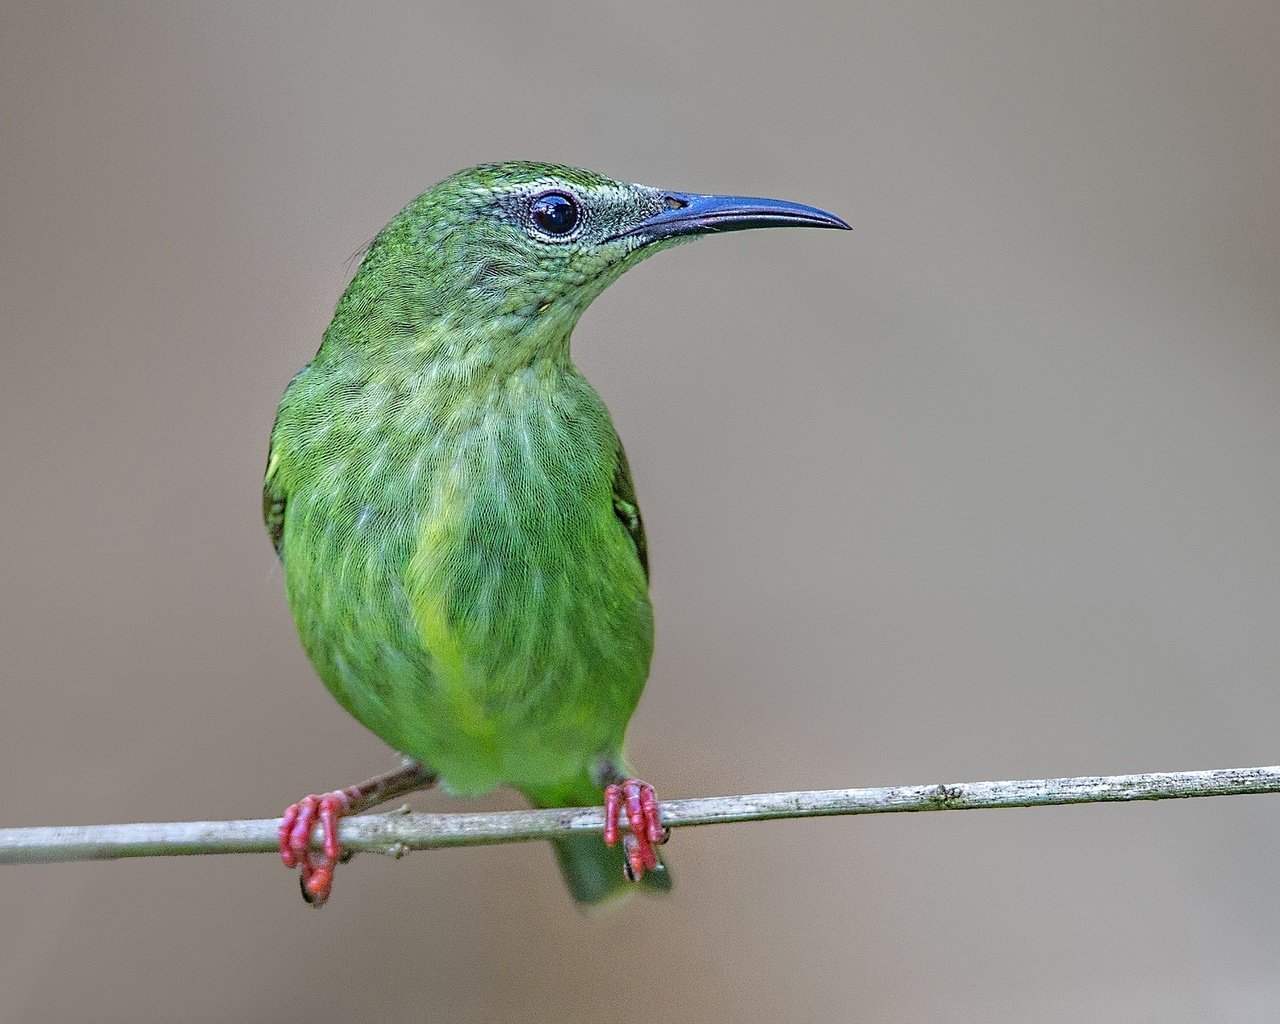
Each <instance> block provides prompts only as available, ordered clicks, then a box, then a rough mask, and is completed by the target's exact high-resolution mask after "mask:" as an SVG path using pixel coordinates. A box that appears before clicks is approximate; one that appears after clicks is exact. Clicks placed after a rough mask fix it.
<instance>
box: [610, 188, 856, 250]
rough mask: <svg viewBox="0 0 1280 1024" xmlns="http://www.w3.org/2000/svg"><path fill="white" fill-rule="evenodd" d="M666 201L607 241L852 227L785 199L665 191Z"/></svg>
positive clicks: (834, 217) (823, 211) (654, 240)
mask: <svg viewBox="0 0 1280 1024" xmlns="http://www.w3.org/2000/svg"><path fill="white" fill-rule="evenodd" d="M662 201H663V203H664V205H665V206H666V209H664V210H662V211H661V212H659V213H656V214H654V215H653V216H652V217H647V218H645V219H644V220H642V221H641V222H640V223H639V224H637V225H635V227H632V228H628V229H627V230H626V231H619V232H618V233H617V234H615V235H612V236H611V237H610V238H609V239H607V240H608V241H612V240H613V239H615V238H632V237H635V238H641V239H643V240H644V241H646V242H656V241H658V240H659V239H662V238H677V237H680V236H684V235H706V234H710V233H712V232H715V231H746V230H748V229H750V228H839V229H841V230H843V231H848V230H849V225H848V224H846V223H845V222H844V221H843V220H841V219H840V218H839V217H837V216H836V215H835V214H833V213H827V212H826V211H825V210H819V209H818V208H817V207H814V206H804V205H802V204H800V203H788V202H786V201H785V200H782V199H759V198H757V197H755V196H704V195H698V194H697V193H694V192H664V193H663V194H662Z"/></svg>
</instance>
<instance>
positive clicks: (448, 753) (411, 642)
mask: <svg viewBox="0 0 1280 1024" xmlns="http://www.w3.org/2000/svg"><path fill="white" fill-rule="evenodd" d="M769 227H814V228H838V229H848V227H849V225H848V224H846V223H845V222H844V221H843V220H841V219H840V218H839V217H836V216H835V215H833V214H830V213H827V212H825V211H823V210H820V209H817V208H815V207H811V206H805V205H802V204H799V203H791V202H784V201H781V200H773V199H761V198H755V197H744V196H731V195H707V194H698V193H689V192H678V191H672V190H668V189H661V188H653V187H649V186H645V185H637V184H628V183H625V182H621V181H616V180H613V179H611V178H608V177H606V176H604V175H601V174H597V173H595V172H592V171H587V170H582V169H578V168H573V167H568V166H563V165H559V164H549V163H539V162H532V161H511V162H504V163H489V164H481V165H478V166H475V167H471V168H469V169H466V170H463V171H459V172H457V173H455V174H453V175H450V176H449V177H447V178H445V179H444V180H442V181H440V182H439V183H438V184H436V185H434V186H433V187H431V188H430V189H428V190H427V191H426V192H424V193H422V194H421V195H419V196H418V197H417V198H415V199H414V200H412V201H411V202H410V203H409V204H408V205H407V206H405V207H404V209H403V210H401V211H400V213H398V214H397V215H396V216H395V217H394V218H393V219H392V220H391V221H390V223H388V224H387V225H386V227H384V228H383V229H382V230H381V231H380V232H379V233H378V234H377V236H376V237H375V238H374V239H373V241H372V242H371V243H370V244H369V245H368V247H367V249H366V250H365V252H364V254H363V258H362V259H361V262H360V264H359V267H358V270H357V271H356V273H355V275H354V276H353V278H352V279H351V281H350V283H349V285H348V286H347V288H346V290H345V292H344V293H343V294H342V296H341V298H340V300H339V301H338V304H337V307H336V310H335V312H334V316H333V319H332V322H331V323H330V324H329V327H328V329H327V330H326V331H325V332H324V335H323V338H322V341H321V344H320V347H319V350H318V351H317V353H316V355H315V357H314V358H313V359H312V360H311V362H309V363H308V364H307V365H306V366H304V367H303V369H302V370H300V371H299V372H298V374H297V375H296V376H295V377H294V378H293V379H292V381H291V382H290V383H289V384H288V386H287V388H286V390H285V392H284V396H283V398H282V400H281V403H280V406H279V410H278V413H277V415H276V419H275V424H274V427H273V428H272V431H271V442H270V452H269V455H268V462H267V468H266V474H265V480H264V485H263V516H264V520H265V523H266V526H267V531H268V533H269V535H270V538H271V541H272V543H273V545H274V547H275V550H276V553H277V555H278V556H279V559H280V561H281V563H282V567H283V577H284V583H285V589H286V591H287V594H288V600H289V605H290V609H291V611H292V614H293V618H294V621H295V623H296V626H297V630H298V635H299V638H300V640H301V644H302V647H303V649H304V650H305V652H306V654H307V656H308V657H309V659H310V661H311V663H312V665H313V666H314V668H315V670H316V672H317V674H318V675H319V677H320V679H321V681H322V682H323V683H324V686H325V688H326V689H327V690H328V692H329V693H330V694H331V695H332V696H333V697H334V698H335V699H336V700H337V702H338V704H339V705H341V706H342V707H343V708H344V709H345V710H346V711H348V712H349V713H350V714H351V715H352V716H353V717H355V718H356V719H357V720H358V721H359V722H360V723H362V724H363V725H364V726H365V727H366V728H368V729H369V730H370V731H372V732H373V733H374V734H375V735H376V736H378V737H379V738H381V739H382V740H383V741H384V742H385V743H386V744H387V745H388V746H390V747H391V748H393V750H395V751H396V752H398V753H399V754H400V756H401V759H402V760H401V764H400V765H399V767H397V768H395V769H393V770H392V771H389V772H387V773H386V774H384V775H380V776H378V777H376V778H373V779H370V780H368V781H367V782H363V783H359V784H357V785H355V786H351V787H348V788H346V789H344V790H334V791H331V792H328V793H321V794H312V795H310V796H307V797H305V798H303V799H302V800H300V801H298V802H296V803H294V804H292V805H290V806H289V808H288V810H287V811H286V812H285V814H284V816H283V818H282V819H281V824H280V827H279V841H280V855H281V858H282V860H283V861H284V864H285V865H286V866H287V867H290V868H297V869H298V875H299V880H300V884H301V888H302V892H303V896H304V897H305V898H306V899H307V901H308V902H310V903H312V904H313V905H317V906H320V905H323V904H324V903H325V902H326V901H327V900H328V898H329V896H330V894H331V891H332V886H333V877H334V870H335V868H336V866H337V864H338V863H339V862H340V861H341V860H342V859H344V857H343V851H342V849H341V845H340V843H339V840H338V821H339V819H340V818H341V817H342V816H344V815H349V814H354V813H357V812H359V811H363V810H365V809H367V808H369V807H371V806H374V805H376V804H378V803H382V802H384V801H386V800H390V799H393V798H396V797H398V796H401V795H403V794H405V793H408V792H411V791H413V790H417V789H422V788H426V787H428V786H430V785H432V784H435V783H439V784H440V785H441V786H442V787H443V788H444V789H445V791H446V792H448V793H450V794H451V795H456V796H478V795H481V794H485V793H488V792H489V791H491V790H493V789H495V788H497V787H499V786H508V787H512V788H514V789H516V790H517V791H519V792H520V793H522V794H523V795H524V797H525V798H526V799H528V800H529V801H530V803H532V804H533V805H534V806H536V807H576V806H591V805H598V804H600V803H601V801H602V800H603V804H604V807H605V821H606V824H605V829H604V835H603V836H596V835H591V834H585V835H584V834H573V835H566V836H565V837H564V838H561V839H557V840H554V841H553V845H554V847H555V850H556V854H557V858H558V861H559V864H560V867H561V869H562V871H563V874H564V877H565V880H566V882H567V884H568V888H569V891H570V893H571V895H572V896H573V898H574V899H575V900H576V901H577V902H578V903H580V904H586V905H590V904H598V903H602V902H605V901H608V900H610V899H611V898H612V897H614V896H617V895H619V894H621V893H624V892H626V891H628V890H629V889H632V888H636V887H638V888H640V889H647V890H651V891H664V890H666V889H669V888H670V879H671V875H670V873H669V872H668V871H667V869H666V866H665V864H664V863H663V862H662V859H661V858H660V856H659V855H658V851H657V847H658V846H659V845H661V843H662V842H664V841H665V839H666V837H667V835H668V832H667V830H666V829H665V828H664V827H663V825H662V822H661V815H660V810H659V805H658V801H657V798H656V796H655V794H654V790H653V788H652V787H651V786H650V785H649V784H648V783H646V782H644V781H643V780H642V779H639V778H636V777H634V776H633V775H632V773H631V770H630V767H629V765H628V763H627V760H626V758H625V754H624V749H623V747H624V740H625V735H626V730H627V725H628V722H629V721H630V719H631V716H632V713H633V712H634V710H635V708H636V705H637V703H638V701H639V699H640V695H641V691H642V690H643V688H644V685H645V681H646V678H647V676H648V674H649V666H650V660H651V658H652V655H653V647H654V616H653V607H652V604H651V602H650V596H649V552H648V545H647V543H646V540H645V531H644V523H643V520H642V519H641V515H640V506H639V503H638V501H637V499H636V489H635V485H634V483H633V480H632V474H631V469H630V467H629V466H628V464H627V456H626V453H625V451H624V450H623V447H622V443H621V441H620V440H619V438H618V434H617V431H616V430H615V428H614V425H613V421H612V419H611V418H610V415H609V412H608V410H607V409H606V407H605V405H604V402H603V401H602V400H601V398H600V396H599V395H598V394H597V393H596V391H595V390H594V389H593V388H592V386H591V385H590V384H589V383H588V382H587V380H586V379H585V378H584V377H583V375H582V374H581V373H580V372H579V371H578V369H577V368H576V367H575V365H574V363H573V361H572V359H571V357H570V351H569V340H570V335H571V334H572V332H573V330H574V327H575V325H576V324H577V322H578V319H579V317H581V315H582V313H583V311H584V310H585V309H586V308H587V306H588V305H589V304H590V303H591V302H592V300H593V299H595V298H596V296H598V295H599V294H600V293H601V292H602V291H603V290H604V289H605V288H606V287H607V286H608V285H609V284H610V283H612V282H613V281H615V280H616V279H617V278H618V277H619V276H620V275H621V274H623V273H624V272H625V271H626V270H628V269H629V268H631V267H633V266H635V265H636V264H637V263H639V262H640V261H641V260H644V259H646V258H647V257H649V256H651V255H653V254H654V253H657V252H659V251H661V250H664V249H667V248H670V247H672V246H674V245H676V244H678V243H681V242H685V241H689V240H691V239H694V238H697V237H700V236H704V235H709V234H716V233H721V232H727V231H738V230H743V229H750V228H769ZM623 810H625V812H626V820H625V826H624V825H623V823H622V811H623ZM317 825H319V826H320V828H321V835H322V837H323V842H322V843H320V844H318V848H314V849H313V848H312V843H311V837H312V832H313V830H314V829H315V827H316V826H317Z"/></svg>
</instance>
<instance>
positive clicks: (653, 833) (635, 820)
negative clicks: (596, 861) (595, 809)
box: [604, 779, 670, 882]
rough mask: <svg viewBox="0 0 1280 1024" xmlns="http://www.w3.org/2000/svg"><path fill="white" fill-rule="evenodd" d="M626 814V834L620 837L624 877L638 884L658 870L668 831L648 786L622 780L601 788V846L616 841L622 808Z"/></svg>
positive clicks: (656, 799)
mask: <svg viewBox="0 0 1280 1024" xmlns="http://www.w3.org/2000/svg"><path fill="white" fill-rule="evenodd" d="M624 807H625V808H626V812H627V834H626V835H625V836H623V837H622V848H623V850H625V851H626V855H627V856H626V860H625V861H624V862H623V867H624V868H625V869H626V872H627V877H628V878H629V879H631V881H633V882H638V881H640V879H642V878H643V877H644V874H645V872H646V871H656V870H657V869H658V851H657V850H656V849H655V847H656V846H661V845H662V844H663V843H665V842H666V841H667V837H668V836H669V835H670V829H667V828H664V827H663V825H662V814H661V811H660V810H659V808H658V798H657V796H656V795H655V794H654V792H653V787H652V786H650V785H649V783H647V782H644V781H642V780H640V779H621V780H619V781H617V782H612V783H610V784H609V785H607V786H605V788H604V844H605V846H613V845H614V844H615V843H617V841H618V834H619V830H620V818H621V812H622V810H623V808H624Z"/></svg>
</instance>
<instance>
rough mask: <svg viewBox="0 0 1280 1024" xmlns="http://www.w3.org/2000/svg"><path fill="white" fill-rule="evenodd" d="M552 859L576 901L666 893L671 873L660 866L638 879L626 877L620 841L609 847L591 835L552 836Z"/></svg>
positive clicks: (601, 900)
mask: <svg viewBox="0 0 1280 1024" xmlns="http://www.w3.org/2000/svg"><path fill="white" fill-rule="evenodd" d="M551 845H552V846H554V847H555V851H556V860H557V861H559V862H560V870H561V871H562V872H564V880H565V883H566V884H567V885H568V886H569V892H571V893H572V894H573V898H574V899H575V900H576V901H577V902H579V903H585V904H597V903H604V902H606V901H608V900H611V899H614V898H616V897H618V896H625V895H626V894H627V893H628V892H634V891H635V890H637V889H639V890H642V891H644V892H651V893H652V892H670V891H671V872H670V871H668V870H667V869H666V867H665V866H664V865H660V866H659V868H658V870H657V871H650V872H647V873H646V874H645V876H644V878H642V879H641V880H640V881H639V882H631V881H628V880H627V876H626V873H625V872H624V871H623V868H622V857H623V855H622V844H621V843H619V844H618V845H617V846H613V847H609V846H605V845H604V840H603V839H601V838H600V836H595V835H574V836H569V837H568V838H565V839H553V840H552V843H551Z"/></svg>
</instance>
